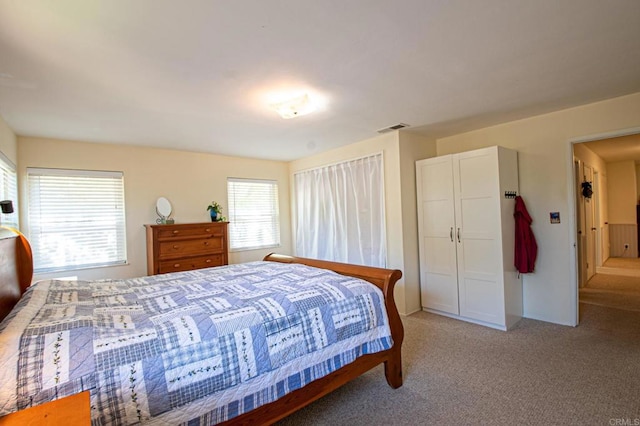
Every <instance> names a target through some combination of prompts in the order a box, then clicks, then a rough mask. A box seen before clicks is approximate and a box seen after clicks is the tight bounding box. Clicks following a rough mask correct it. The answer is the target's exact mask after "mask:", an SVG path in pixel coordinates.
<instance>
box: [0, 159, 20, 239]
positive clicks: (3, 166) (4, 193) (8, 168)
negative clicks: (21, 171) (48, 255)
mask: <svg viewBox="0 0 640 426" xmlns="http://www.w3.org/2000/svg"><path fill="white" fill-rule="evenodd" d="M0 200H11V201H12V203H13V213H9V214H3V213H0V215H1V216H2V217H0V222H1V223H2V225H3V226H10V227H12V228H18V177H17V175H16V166H15V165H14V164H13V163H12V162H11V161H9V159H8V158H7V157H5V156H4V154H2V153H1V152H0Z"/></svg>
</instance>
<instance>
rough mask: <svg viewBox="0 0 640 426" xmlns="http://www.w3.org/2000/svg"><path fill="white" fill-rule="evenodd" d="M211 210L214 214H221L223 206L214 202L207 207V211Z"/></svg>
mask: <svg viewBox="0 0 640 426" xmlns="http://www.w3.org/2000/svg"><path fill="white" fill-rule="evenodd" d="M209 210H212V211H213V212H214V213H220V212H221V211H222V206H220V204H218V203H216V202H215V201H212V202H211V204H209V205H208V206H207V211H209Z"/></svg>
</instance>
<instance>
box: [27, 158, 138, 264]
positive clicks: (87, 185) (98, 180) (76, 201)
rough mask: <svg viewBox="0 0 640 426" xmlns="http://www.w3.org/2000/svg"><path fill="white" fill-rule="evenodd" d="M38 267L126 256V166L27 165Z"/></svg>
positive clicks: (31, 235)
mask: <svg viewBox="0 0 640 426" xmlns="http://www.w3.org/2000/svg"><path fill="white" fill-rule="evenodd" d="M27 176H28V194H29V238H30V241H31V244H32V246H33V254H34V259H33V261H34V269H35V270H36V272H45V271H61V270H71V269H80V268H89V267H96V266H108V265H114V264H122V263H125V262H126V259H127V253H126V235H125V214H124V213H125V212H124V176H123V174H122V172H104V171H86V170H60V169H35V168H28V169H27Z"/></svg>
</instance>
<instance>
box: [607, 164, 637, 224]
mask: <svg viewBox="0 0 640 426" xmlns="http://www.w3.org/2000/svg"><path fill="white" fill-rule="evenodd" d="M607 177H608V189H609V223H611V224H634V223H636V203H637V198H636V196H637V194H638V190H637V188H636V165H635V162H634V161H617V162H615V163H608V164H607Z"/></svg>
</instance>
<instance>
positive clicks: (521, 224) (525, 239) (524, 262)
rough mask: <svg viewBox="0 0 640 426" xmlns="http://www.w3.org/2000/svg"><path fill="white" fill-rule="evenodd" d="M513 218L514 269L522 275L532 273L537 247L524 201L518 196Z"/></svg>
mask: <svg viewBox="0 0 640 426" xmlns="http://www.w3.org/2000/svg"><path fill="white" fill-rule="evenodd" d="M513 217H514V218H515V220H516V245H515V253H514V255H515V256H514V263H515V267H516V269H517V270H518V272H520V273H522V274H526V273H527V272H533V269H534V267H535V263H536V256H537V255H538V245H537V244H536V238H535V237H534V236H533V231H532V230H531V222H532V219H531V216H529V212H527V207H526V206H525V205H524V200H523V199H522V197H520V196H519V195H518V196H517V197H516V206H515V209H514V211H513Z"/></svg>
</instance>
